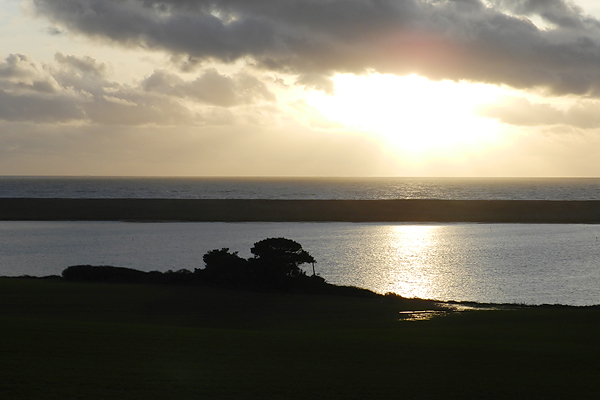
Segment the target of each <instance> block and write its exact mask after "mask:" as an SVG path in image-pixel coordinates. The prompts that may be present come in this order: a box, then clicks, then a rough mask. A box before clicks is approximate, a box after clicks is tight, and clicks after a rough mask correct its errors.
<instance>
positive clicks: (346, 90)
mask: <svg viewBox="0 0 600 400" xmlns="http://www.w3.org/2000/svg"><path fill="white" fill-rule="evenodd" d="M334 82H335V92H336V93H335V95H334V96H326V95H323V94H320V93H314V94H312V95H311V96H310V97H309V98H308V99H307V103H308V104H310V105H311V106H313V107H315V108H316V109H318V110H319V111H320V112H321V113H322V114H323V115H324V116H326V117H327V118H329V119H331V120H333V121H337V122H340V123H342V124H344V125H345V126H346V127H347V128H352V129H359V130H361V131H365V132H369V134H372V135H375V136H376V137H377V138H378V140H380V141H381V142H382V143H383V144H385V145H386V146H391V147H392V148H393V149H394V150H396V151H404V152H413V153H423V152H428V153H442V154H445V153H453V152H460V151H462V150H467V151H472V150H478V149H482V148H485V147H491V146H494V145H495V143H496V142H497V141H498V136H499V132H500V124H499V123H498V122H497V121H495V120H492V119H488V118H484V117H481V116H478V115H477V114H476V109H477V107H480V106H481V105H483V104H489V103H493V102H494V101H495V100H496V99H498V98H499V97H500V96H501V95H502V94H503V93H505V91H504V90H503V89H501V88H498V87H495V86H491V85H484V84H468V83H457V82H451V81H441V82H432V81H429V80H427V79H425V78H422V77H419V76H416V75H410V76H406V77H397V76H394V75H382V74H371V75H369V76H355V75H351V74H340V75H336V76H335V78H334Z"/></svg>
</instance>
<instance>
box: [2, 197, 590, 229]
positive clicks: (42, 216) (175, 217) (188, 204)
mask: <svg viewBox="0 0 600 400" xmlns="http://www.w3.org/2000/svg"><path fill="white" fill-rule="evenodd" d="M0 220H1V221H131V222H481V223H558V224H560V223H576V224H599V223H600V201H597V200H582V201H553V200H435V199H431V200H413V199H404V200H259V199H68V198H0Z"/></svg>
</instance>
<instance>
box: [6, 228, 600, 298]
mask: <svg viewBox="0 0 600 400" xmlns="http://www.w3.org/2000/svg"><path fill="white" fill-rule="evenodd" d="M267 237H287V238H290V239H293V240H296V241H298V242H300V243H301V244H302V245H303V246H304V248H305V249H306V250H307V251H308V252H309V253H311V254H312V255H313V256H314V257H315V259H316V260H317V264H316V270H317V273H318V274H320V275H321V276H323V277H324V278H325V279H326V280H327V281H328V282H330V283H333V284H339V285H353V286H359V287H364V288H367V289H370V290H373V291H376V292H378V293H386V292H394V293H397V294H400V295H402V296H405V297H420V298H427V299H436V300H444V301H449V300H455V301H477V302H492V303H523V304H568V305H578V306H581V305H595V304H600V241H599V240H600V226H599V225H584V224H474V223H452V224H450V223H443V224H442V223H440V224H432V223H423V224H415V223H309V222H306V223H287V222H285V223H273V222H271V223H268V222H264V223H257V222H252V223H220V222H214V223H205V222H202V223H197V222H188V223H170V222H169V223H127V222H66V221H59V222H52V221H45V222H39V221H0V275H4V276H20V275H33V276H47V275H53V274H60V273H61V271H62V270H63V269H64V268H66V267H68V266H70V265H77V264H92V265H113V266H120V267H129V268H136V269H140V270H144V271H151V270H159V271H166V270H169V269H172V270H178V269H182V268H185V269H189V270H193V269H194V268H202V267H203V262H202V256H203V254H205V253H206V252H207V251H209V250H212V249H219V248H223V247H228V248H230V250H232V251H239V254H240V255H241V256H242V257H250V255H251V254H250V251H249V250H250V248H251V247H252V244H253V243H255V242H257V241H259V240H261V239H264V238H267Z"/></svg>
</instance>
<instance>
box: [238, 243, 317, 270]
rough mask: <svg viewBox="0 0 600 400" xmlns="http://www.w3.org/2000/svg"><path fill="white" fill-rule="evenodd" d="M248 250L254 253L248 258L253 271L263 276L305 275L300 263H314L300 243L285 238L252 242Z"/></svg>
mask: <svg viewBox="0 0 600 400" xmlns="http://www.w3.org/2000/svg"><path fill="white" fill-rule="evenodd" d="M250 252H251V253H252V254H254V258H252V259H250V260H249V261H250V263H251V265H252V267H253V268H252V269H253V271H254V272H256V273H257V274H258V275H262V276H263V277H265V276H268V277H290V278H294V277H298V276H301V275H305V272H304V271H303V270H302V269H301V268H300V265H302V264H305V263H312V264H313V265H314V263H315V259H314V258H313V257H312V256H311V255H310V254H309V253H308V252H307V251H306V250H304V249H303V248H302V245H301V244H300V243H298V242H295V241H293V240H291V239H286V238H269V239H264V240H261V241H259V242H256V243H254V247H252V249H250Z"/></svg>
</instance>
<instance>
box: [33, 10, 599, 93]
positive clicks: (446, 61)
mask: <svg viewBox="0 0 600 400" xmlns="http://www.w3.org/2000/svg"><path fill="white" fill-rule="evenodd" d="M34 4H35V7H36V10H37V12H38V13H39V14H40V15H43V16H44V17H46V18H49V19H50V20H51V21H53V23H54V24H55V25H56V26H55V28H56V29H61V30H67V31H69V32H75V33H77V34H83V35H86V36H89V37H92V38H95V39H100V40H106V41H110V42H113V43H118V44H121V45H123V46H129V47H141V48H146V49H157V50H162V51H167V52H169V53H170V54H172V55H173V59H174V60H179V62H181V63H182V65H183V64H185V65H186V66H187V67H190V66H191V65H195V64H201V63H203V62H207V61H214V60H218V61H219V62H225V63H232V62H236V61H239V60H245V61H246V62H247V63H249V64H253V65H255V66H256V67H259V68H262V69H266V70H272V71H280V72H285V73H290V74H294V75H295V76H296V77H297V81H298V83H299V84H303V85H307V86H309V87H315V88H318V89H321V90H325V91H331V90H332V85H331V82H330V81H328V80H327V78H328V77H330V76H332V74H334V73H345V72H349V73H356V74H360V73H365V72H368V71H375V72H379V73H392V74H397V75H406V74H410V73H417V74H419V75H421V76H424V77H428V78H430V79H434V80H442V79H450V80H467V81H477V82H485V83H492V84H506V85H510V86H512V87H515V88H536V87H541V88H545V89H546V90H548V91H549V92H551V93H553V94H591V95H593V96H598V95H599V94H600V68H598V66H599V65H600V21H598V20H597V19H595V18H593V17H591V16H587V15H585V14H584V13H583V11H582V10H581V9H580V8H579V7H577V6H576V5H575V4H574V3H572V2H570V1H566V0H487V1H484V0H402V1H400V0H252V1H247V0H125V1H123V0H34ZM533 20H536V21H538V25H540V26H538V25H536V24H534V23H533V22H532V21H533ZM539 21H541V23H539Z"/></svg>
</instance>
